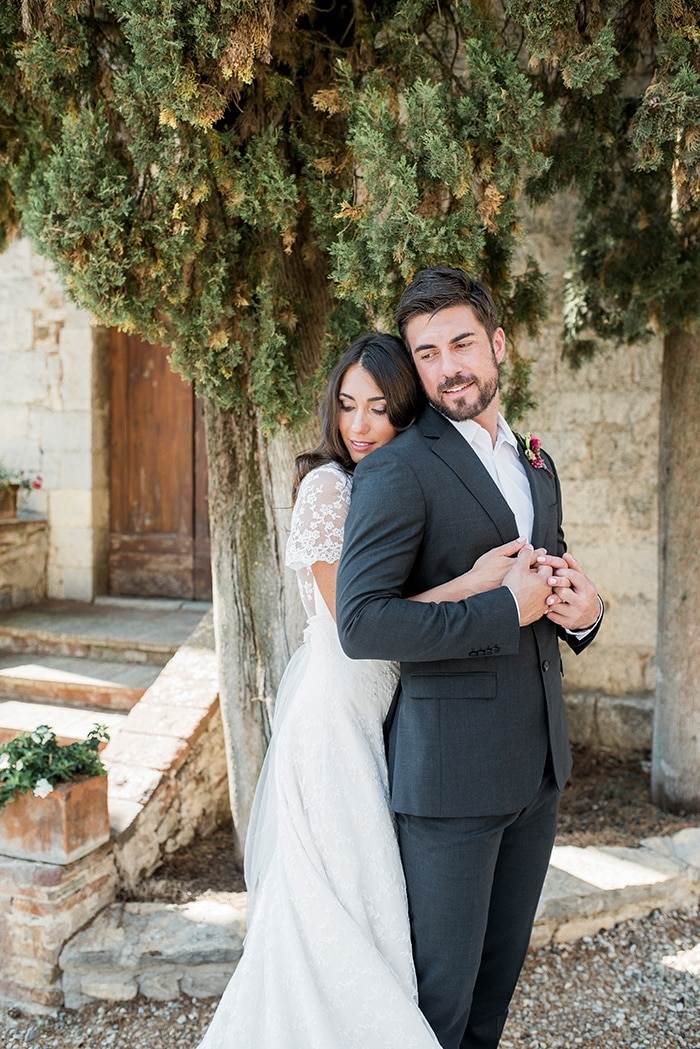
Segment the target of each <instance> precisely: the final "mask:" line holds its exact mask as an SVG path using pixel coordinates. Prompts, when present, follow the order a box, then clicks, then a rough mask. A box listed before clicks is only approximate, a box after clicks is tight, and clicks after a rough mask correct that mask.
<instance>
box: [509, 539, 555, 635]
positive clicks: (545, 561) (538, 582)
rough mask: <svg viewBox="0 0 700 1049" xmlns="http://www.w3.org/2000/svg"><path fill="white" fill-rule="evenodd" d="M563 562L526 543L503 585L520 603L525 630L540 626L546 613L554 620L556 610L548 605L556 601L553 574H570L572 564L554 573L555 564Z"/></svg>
mask: <svg viewBox="0 0 700 1049" xmlns="http://www.w3.org/2000/svg"><path fill="white" fill-rule="evenodd" d="M540 558H541V559H542V560H540ZM559 560H563V559H560V558H552V557H550V556H548V555H546V554H543V553H541V551H539V550H535V549H534V548H533V546H532V544H531V543H526V544H525V546H524V547H523V548H522V550H521V551H520V553H519V554H518V556H517V558H516V559H515V564H514V565H513V567H512V568H511V569H510V571H509V572H507V573H506V575H505V576H504V577H503V585H504V586H507V587H510V589H511V590H512V592H513V594H514V595H515V600H516V601H517V603H518V610H519V612H520V625H521V626H528V624H530V623H534V622H536V621H537V620H538V619H541V618H542V616H543V615H545V613H547V614H549V615H550V618H552V616H551V610H552V607H553V606H550V605H549V604H547V601H548V599H551V598H552V597H555V595H553V594H552V585H551V579H552V578H553V576H552V571H554V572H564V571H568V564H567V565H566V567H565V568H554V569H552V562H553V561H559ZM559 585H563V584H559ZM558 592H559V591H557V593H558Z"/></svg>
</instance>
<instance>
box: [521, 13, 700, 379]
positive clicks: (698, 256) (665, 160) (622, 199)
mask: <svg viewBox="0 0 700 1049" xmlns="http://www.w3.org/2000/svg"><path fill="white" fill-rule="evenodd" d="M526 6H527V5H525V4H524V3H521V0H516V2H512V3H510V4H509V5H508V8H509V11H510V13H511V14H513V15H515V16H518V17H522V18H523V24H524V28H525V31H526V41H527V44H528V46H529V47H530V48H531V49H532V51H533V53H534V54H535V55H536V56H537V57H538V58H539V59H540V60H541V63H540V66H539V69H538V72H537V83H538V84H539V86H540V88H541V90H542V91H543V94H544V96H545V98H546V99H547V101H552V100H556V101H557V102H558V103H559V104H560V105H561V113H562V126H561V130H560V131H559V132H558V133H557V134H556V135H555V136H554V137H553V138H552V140H551V143H550V150H551V155H552V159H553V163H552V167H551V169H550V170H549V172H547V173H546V174H545V176H544V177H543V178H540V179H536V180H532V181H531V183H530V185H529V190H530V192H531V193H532V195H533V197H534V198H535V199H538V200H541V199H545V198H546V197H547V196H548V195H549V194H550V193H551V192H552V191H554V190H556V189H561V188H566V187H568V186H574V187H575V188H576V190H577V192H578V198H579V210H578V220H577V226H576V234H575V242H574V252H573V257H572V263H571V269H570V273H569V278H568V282H567V287H566V292H565V333H564V337H565V347H566V350H567V353H568V354H569V356H570V357H571V358H572V360H574V362H580V361H581V360H583V359H585V358H586V357H588V356H590V355H591V353H592V352H594V350H595V348H596V346H597V341H596V337H602V338H605V339H612V340H615V341H618V342H637V341H640V340H643V339H644V338H645V336H647V335H648V334H649V333H650V332H651V331H659V330H660V331H665V332H667V331H672V330H674V329H682V328H690V329H692V328H693V327H695V326H696V325H697V324H698V323H699V322H700V241H699V239H698V232H699V230H700V10H699V9H698V7H697V4H696V3H693V2H692V0H689V2H684V0H656V2H654V3H651V2H650V3H648V4H645V5H639V4H636V3H632V2H631V0H630V2H627V3H626V2H621V0H611V2H607V3H599V2H597V0H591V2H590V3H589V2H584V3H582V4H577V5H575V7H576V9H575V11H574V9H573V6H572V7H569V6H568V5H566V4H562V5H560V4H556V3H552V2H549V3H545V4H543V5H538V7H537V13H536V15H534V14H532V13H531V14H530V15H525V13H524V12H525V8H526ZM528 33H529V34H530V35H529V36H528V35H527V34H528ZM574 55H575V56H578V57H577V61H579V60H580V61H579V65H580V70H579V71H580V73H581V76H580V78H579V79H576V78H575V77H573V76H572V75H569V73H567V70H569V71H570V70H571V69H572V65H571V61H572V56H574ZM603 56H607V57H603ZM596 83H598V85H599V90H594V89H593V88H594V85H595V84H596Z"/></svg>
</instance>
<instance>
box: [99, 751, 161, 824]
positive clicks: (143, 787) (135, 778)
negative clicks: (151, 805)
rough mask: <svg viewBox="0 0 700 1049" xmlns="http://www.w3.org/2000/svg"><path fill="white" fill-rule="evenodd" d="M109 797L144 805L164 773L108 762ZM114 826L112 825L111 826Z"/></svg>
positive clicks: (123, 763) (122, 763) (158, 784)
mask: <svg viewBox="0 0 700 1049" xmlns="http://www.w3.org/2000/svg"><path fill="white" fill-rule="evenodd" d="M108 768H109V797H110V799H113V798H119V799H120V800H122V801H131V802H135V803H136V804H137V805H145V804H146V802H147V801H148V799H149V798H150V797H151V795H152V794H153V792H154V791H155V790H156V788H157V787H159V786H160V784H161V782H162V780H163V775H164V773H163V772H161V771H160V770H158V769H145V768H143V767H142V766H140V765H139V766H134V765H129V764H127V763H126V762H116V761H109V762H108ZM113 826H114V824H113ZM122 829H123V828H122Z"/></svg>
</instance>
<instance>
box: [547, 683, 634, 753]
mask: <svg viewBox="0 0 700 1049" xmlns="http://www.w3.org/2000/svg"><path fill="white" fill-rule="evenodd" d="M564 701H565V703H566V714H567V720H568V725H569V739H570V740H571V742H572V743H577V744H581V745H582V746H586V747H591V748H592V749H593V750H598V749H600V748H601V747H605V748H607V749H609V750H614V751H640V750H651V739H652V724H653V719H654V696H653V694H651V693H648V694H641V695H623V696H611V695H607V694H606V693H601V692H572V693H569V694H566V695H565V696H564Z"/></svg>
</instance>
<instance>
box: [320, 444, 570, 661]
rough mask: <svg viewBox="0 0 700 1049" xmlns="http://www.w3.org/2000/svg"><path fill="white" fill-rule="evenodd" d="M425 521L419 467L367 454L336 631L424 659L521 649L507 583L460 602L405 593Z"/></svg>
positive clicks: (387, 653)
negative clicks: (413, 597)
mask: <svg viewBox="0 0 700 1049" xmlns="http://www.w3.org/2000/svg"><path fill="white" fill-rule="evenodd" d="M425 520H426V506H425V499H424V494H423V492H422V489H421V486H420V484H419V483H418V480H417V478H416V476H415V474H414V473H413V471H412V470H411V469H410V468H409V467H407V466H406V465H404V464H401V463H399V462H397V461H396V460H394V459H393V458H391V457H388V456H386V455H382V454H380V453H377V452H375V453H373V454H372V455H371V456H368V457H367V458H366V459H365V460H364V461H363V462H362V464H361V465H360V467H358V469H357V471H356V473H355V481H354V484H353V494H352V500H351V504H350V513H349V515H348V519H347V522H346V525H345V542H344V546H343V556H342V558H341V561H340V568H339V571H338V590H337V601H336V612H337V620H338V632H339V635H340V640H341V643H342V645H343V648H344V649H345V651H346V652H347V654H348V655H349V656H351V657H353V658H356V659H393V660H407V661H421V662H423V661H425V662H428V661H433V660H443V659H467V658H470V657H476V656H479V655H486V654H492V655H495V654H498V655H515V654H517V652H518V647H519V640H520V624H519V621H518V610H517V606H516V602H514V601H513V595H512V594H511V593H510V592H509V590H508V588H507V587H506V586H502V587H498V588H497V589H495V590H490V591H488V592H486V593H483V594H477V595H475V596H474V597H470V598H468V599H466V600H463V601H456V602H454V603H453V602H443V603H440V604H437V603H423V602H419V601H409V600H407V599H405V598H403V597H402V593H403V587H404V585H405V582H406V580H407V579H408V578H409V576H410V574H411V570H412V568H413V565H414V562H415V559H416V556H417V554H418V551H419V549H420V546H421V543H422V541H423V539H424V531H425ZM445 541H446V542H450V541H453V540H451V539H450V537H445ZM545 574H547V575H548V574H549V572H547V573H545ZM542 610H543V611H544V594H543V597H542Z"/></svg>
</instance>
